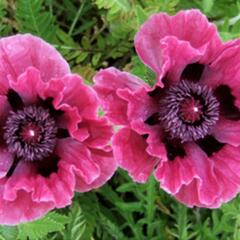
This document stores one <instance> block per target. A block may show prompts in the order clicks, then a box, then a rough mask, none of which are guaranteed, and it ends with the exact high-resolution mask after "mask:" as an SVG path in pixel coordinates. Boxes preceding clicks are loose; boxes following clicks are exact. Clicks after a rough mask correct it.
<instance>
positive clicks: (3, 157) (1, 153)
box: [0, 147, 13, 179]
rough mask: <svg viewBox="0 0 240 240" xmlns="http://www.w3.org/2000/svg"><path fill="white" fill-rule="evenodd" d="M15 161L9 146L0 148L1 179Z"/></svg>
mask: <svg viewBox="0 0 240 240" xmlns="http://www.w3.org/2000/svg"><path fill="white" fill-rule="evenodd" d="M12 163H13V155H12V154H11V153H10V152H9V151H8V149H7V148H3V147H1V148H0V179H1V178H3V177H5V176H6V174H7V172H8V170H9V169H10V167H11V165H12Z"/></svg>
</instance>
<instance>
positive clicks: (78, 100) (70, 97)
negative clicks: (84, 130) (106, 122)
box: [59, 74, 98, 118]
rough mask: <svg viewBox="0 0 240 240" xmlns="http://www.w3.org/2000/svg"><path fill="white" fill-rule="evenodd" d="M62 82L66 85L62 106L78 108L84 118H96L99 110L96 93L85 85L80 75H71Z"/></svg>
mask: <svg viewBox="0 0 240 240" xmlns="http://www.w3.org/2000/svg"><path fill="white" fill-rule="evenodd" d="M62 80H63V82H64V83H65V88H64V91H63V98H62V101H61V104H62V105H64V104H67V105H69V106H71V107H75V108H77V109H78V113H79V115H81V116H82V117H86V118H95V117H96V114H97V108H98V99H97V95H96V93H95V91H94V90H93V89H91V88H90V87H88V86H86V85H84V84H83V80H82V78H81V77H79V76H78V75H73V74H72V75H70V74H69V75H67V76H65V77H64V78H63V79H62ZM59 105H60V104H59Z"/></svg>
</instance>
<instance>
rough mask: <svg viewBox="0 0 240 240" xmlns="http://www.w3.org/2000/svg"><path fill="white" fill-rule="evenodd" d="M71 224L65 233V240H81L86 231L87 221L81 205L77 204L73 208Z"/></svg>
mask: <svg viewBox="0 0 240 240" xmlns="http://www.w3.org/2000/svg"><path fill="white" fill-rule="evenodd" d="M70 219H71V221H70V223H69V224H68V226H67V230H66V231H65V232H64V239H65V240H68V239H74V240H80V239H82V236H83V234H84V232H85V230H86V219H85V217H84V214H83V211H82V209H81V207H80V206H79V204H77V203H75V204H74V205H73V206H72V207H71V213H70Z"/></svg>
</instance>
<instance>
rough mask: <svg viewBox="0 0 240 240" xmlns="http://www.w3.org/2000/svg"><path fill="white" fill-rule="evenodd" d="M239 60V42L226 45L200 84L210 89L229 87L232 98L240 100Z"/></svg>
mask: <svg viewBox="0 0 240 240" xmlns="http://www.w3.org/2000/svg"><path fill="white" fill-rule="evenodd" d="M239 59H240V40H237V41H236V40H235V41H230V42H228V43H226V44H225V45H224V46H223V48H222V50H221V51H220V53H219V54H218V56H217V57H216V59H214V61H213V62H212V64H211V65H210V66H209V70H208V71H207V72H206V73H205V74H204V75H203V78H202V79H201V84H206V85H208V86H209V87H212V88H215V87H217V86H219V85H221V84H222V85H227V86H230V87H231V90H232V91H233V93H234V96H236V97H237V98H238V99H240V93H239V91H238V88H239V83H240V80H239V79H240V71H239V67H240V61H239ZM238 101H239V100H238ZM239 106H240V104H239Z"/></svg>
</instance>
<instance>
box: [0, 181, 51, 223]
mask: <svg viewBox="0 0 240 240" xmlns="http://www.w3.org/2000/svg"><path fill="white" fill-rule="evenodd" d="M3 189H4V181H0V205H1V214H0V223H1V224H4V225H16V224H18V223H20V222H28V221H33V220H35V219H38V218H40V217H42V216H43V215H44V214H46V213H47V212H49V211H50V210H52V209H53V208H54V203H53V202H40V203H39V202H34V201H32V198H31V195H30V194H28V193H27V192H25V191H20V192H19V193H18V198H17V199H16V201H6V200H4V199H3V197H2V193H3Z"/></svg>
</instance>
